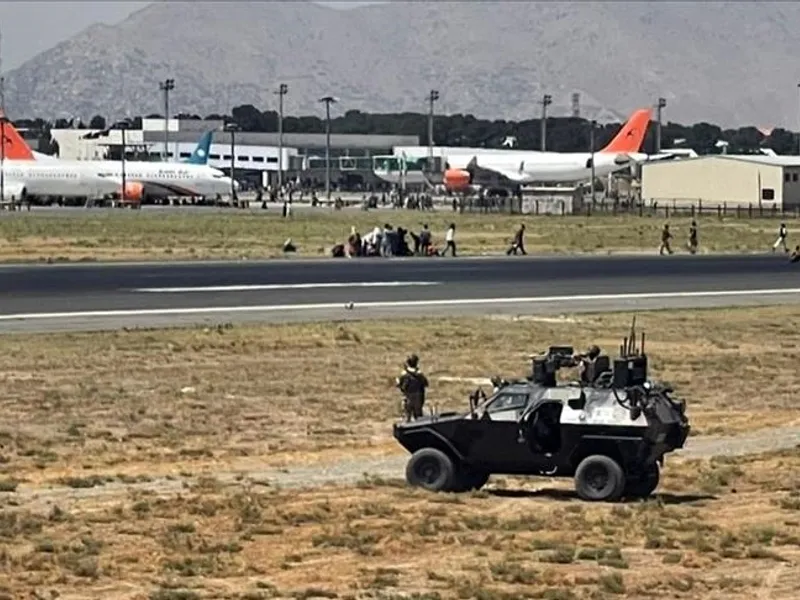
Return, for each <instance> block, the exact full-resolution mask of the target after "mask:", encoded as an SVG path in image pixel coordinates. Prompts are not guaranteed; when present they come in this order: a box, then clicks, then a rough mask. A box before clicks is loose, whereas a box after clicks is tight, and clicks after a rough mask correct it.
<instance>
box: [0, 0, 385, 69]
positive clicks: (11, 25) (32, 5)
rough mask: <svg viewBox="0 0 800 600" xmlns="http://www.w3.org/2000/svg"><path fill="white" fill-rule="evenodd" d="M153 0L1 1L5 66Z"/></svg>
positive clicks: (0, 50)
mask: <svg viewBox="0 0 800 600" xmlns="http://www.w3.org/2000/svg"><path fill="white" fill-rule="evenodd" d="M375 3H376V2H370V1H354V2H348V1H337V2H324V1H320V2H318V4H325V5H328V6H333V7H335V8H350V7H352V6H359V5H364V4H375ZM148 4H152V2H125V1H116V0H112V1H108V2H102V1H99V0H95V1H93V2H64V1H62V2H38V1H36V0H27V2H6V1H5V0H2V1H0V32H2V35H3V39H2V47H0V56H1V57H2V62H3V64H2V70H3V71H10V70H11V69H14V68H16V67H18V66H19V65H21V64H22V63H24V62H25V61H26V60H28V59H29V58H32V57H34V56H36V55H37V54H39V53H40V52H42V51H44V50H47V49H48V48H52V47H53V46H55V45H56V44H58V43H59V42H63V41H64V40H67V39H69V38H71V37H72V36H73V35H75V34H76V33H78V32H80V31H81V30H83V29H85V28H86V27H88V26H89V25H92V24H93V23H101V22H102V23H108V24H114V23H119V22H120V21H122V20H124V19H125V18H126V17H127V16H128V15H129V14H131V13H132V12H134V11H137V10H139V9H141V8H144V7H145V6H147V5H148Z"/></svg>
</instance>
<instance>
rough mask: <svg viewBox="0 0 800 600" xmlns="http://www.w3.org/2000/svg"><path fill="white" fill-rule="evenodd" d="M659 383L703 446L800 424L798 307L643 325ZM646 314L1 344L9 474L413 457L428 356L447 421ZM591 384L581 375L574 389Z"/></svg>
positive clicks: (135, 472) (38, 478) (1, 434)
mask: <svg viewBox="0 0 800 600" xmlns="http://www.w3.org/2000/svg"><path fill="white" fill-rule="evenodd" d="M638 323H639V326H640V327H643V328H645V329H646V331H647V336H648V337H647V339H648V341H647V351H648V353H649V354H650V355H651V362H652V371H653V374H654V375H655V376H657V377H658V378H660V379H663V380H666V381H668V382H670V383H672V384H673V385H674V386H675V387H676V390H677V392H678V393H679V394H680V395H681V396H682V397H685V398H686V399H687V401H688V411H689V414H690V417H691V419H692V425H693V428H694V431H693V433H694V434H736V433H741V432H747V431H752V430H754V429H758V428H762V427H767V426H772V425H791V424H794V425H800V406H798V404H797V399H796V392H795V390H797V389H798V387H800V369H798V368H797V364H798V352H800V350H798V349H799V348H800V314H799V313H798V312H797V310H796V308H794V307H771V308H758V309H756V308H743V309H735V310H708V311H674V312H671V311H670V312H668V311H664V312H652V313H641V314H639V316H638ZM629 326H630V315H626V314H618V315H617V314H615V315H606V316H591V315H587V316H581V317H580V318H575V319H574V320H570V319H564V320H562V321H558V320H556V321H555V322H553V321H552V320H547V319H545V320H544V321H543V320H524V319H523V320H512V319H510V318H508V317H502V318H499V317H498V318H491V317H488V318H474V319H452V320H433V319H431V320H418V321H413V320H409V321H406V322H400V321H391V322H380V321H364V322H348V323H343V324H337V323H325V324H292V325H281V326H268V325H263V326H229V325H224V324H221V325H219V326H216V327H210V328H209V327H200V328H194V329H175V330H152V331H148V330H143V331H127V332H126V331H119V332H108V333H59V334H36V335H32V334H25V335H13V336H5V337H2V338H0V373H2V375H0V377H2V388H3V392H4V393H3V399H2V404H0V407H1V408H2V412H0V443H2V446H3V447H2V450H0V453H2V454H3V456H4V457H5V458H4V459H3V464H0V469H2V471H3V472H4V474H5V477H7V478H12V479H18V480H28V481H31V482H59V481H62V482H63V481H71V480H73V479H74V480H77V481H78V484H77V485H80V480H82V479H83V478H91V477H96V478H97V477H99V478H101V479H102V477H112V478H114V477H116V478H119V477H122V478H125V477H140V476H155V475H170V474H171V475H175V474H179V473H181V472H191V473H194V474H197V473H199V472H201V471H203V470H205V469H213V470H216V469H220V468H230V469H232V470H234V469H235V468H238V466H241V465H269V466H278V467H279V466H282V465H288V464H299V463H304V462H310V463H313V462H316V461H318V460H320V459H322V458H325V459H331V458H335V457H338V456H343V457H344V456H353V455H364V456H376V455H382V454H387V453H389V454H391V453H398V452H401V451H400V449H399V448H398V446H397V445H396V444H395V443H394V442H393V440H392V438H391V433H390V432H391V423H392V421H393V420H394V419H397V418H398V417H399V410H400V400H399V395H398V392H397V390H395V389H394V378H395V377H396V376H397V375H398V374H399V370H400V367H401V365H402V362H403V360H404V358H405V357H406V356H407V355H408V353H410V352H412V351H414V352H417V353H418V354H419V355H420V356H421V358H422V366H423V368H424V370H425V372H426V373H427V374H428V376H429V377H430V379H431V381H432V389H431V390H430V395H429V406H438V407H440V408H464V407H466V406H467V394H468V393H469V392H470V391H471V390H472V389H474V387H475V384H474V383H471V382H464V381H455V382H453V381H441V379H444V378H456V379H458V378H476V377H488V376H490V375H493V374H504V375H512V376H516V375H522V374H524V373H526V372H527V370H528V369H529V368H530V365H529V362H528V359H527V355H528V354H529V353H531V352H538V351H542V350H544V349H545V348H546V346H547V345H548V343H562V342H565V343H573V344H574V345H575V346H576V348H583V347H585V346H587V345H589V344H590V343H592V342H595V341H596V342H597V343H598V344H599V345H600V346H601V347H602V348H604V349H605V350H606V351H607V352H609V353H610V354H614V353H615V352H616V348H618V346H619V343H620V341H621V339H622V336H623V335H625V334H626V332H627V328H628V327H629ZM573 375H574V374H573Z"/></svg>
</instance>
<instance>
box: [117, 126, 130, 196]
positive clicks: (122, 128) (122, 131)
mask: <svg viewBox="0 0 800 600" xmlns="http://www.w3.org/2000/svg"><path fill="white" fill-rule="evenodd" d="M130 125H131V124H130V123H129V122H128V120H127V119H126V120H124V121H120V122H119V123H117V128H118V129H119V132H120V135H121V136H122V151H121V154H120V165H121V171H122V190H121V192H120V195H119V200H120V203H121V204H122V205H124V204H125V192H126V191H127V190H126V188H127V181H126V179H125V150H126V146H127V143H126V140H125V131H126V130H127V129H128V127H130Z"/></svg>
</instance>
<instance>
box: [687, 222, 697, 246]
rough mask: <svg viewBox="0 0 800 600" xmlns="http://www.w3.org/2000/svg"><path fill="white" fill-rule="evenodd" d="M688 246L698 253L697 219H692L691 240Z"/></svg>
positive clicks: (690, 227)
mask: <svg viewBox="0 0 800 600" xmlns="http://www.w3.org/2000/svg"><path fill="white" fill-rule="evenodd" d="M686 247H687V248H689V252H690V253H692V254H697V223H696V222H695V221H692V224H691V225H690V226H689V242H688V243H687V244H686Z"/></svg>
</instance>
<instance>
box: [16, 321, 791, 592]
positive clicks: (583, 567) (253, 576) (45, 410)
mask: <svg viewBox="0 0 800 600" xmlns="http://www.w3.org/2000/svg"><path fill="white" fill-rule="evenodd" d="M637 323H638V324H639V326H640V328H644V329H645V330H646V332H647V351H648V354H649V355H650V358H651V363H652V373H653V375H654V376H655V377H657V378H659V379H662V380H666V381H668V382H671V383H672V384H674V385H675V387H676V389H677V391H678V392H679V394H680V396H682V397H684V398H686V400H687V402H688V409H687V410H688V415H689V417H690V420H691V422H692V425H693V427H694V431H693V433H694V434H695V435H697V436H700V437H693V438H692V439H693V440H705V439H707V438H706V437H705V436H707V435H710V434H720V433H725V434H730V435H733V436H734V438H733V440H732V441H728V442H723V444H725V443H726V444H727V446H723V445H721V443H720V442H719V441H717V442H716V444H711V445H707V446H708V448H714V453H734V454H740V453H742V452H743V450H741V448H744V446H745V444H744V442H742V444H741V445H739V444H738V442H737V440H739V439H742V440H745V439H747V437H748V436H753V435H760V436H761V437H762V438H765V439H762V440H761V441H760V442H761V443H762V446H766V447H768V446H769V444H770V442H771V441H772V438H773V437H777V435H778V434H777V431H778V430H775V432H774V433H767V434H764V433H763V430H762V428H764V427H769V426H778V425H779V426H782V427H784V428H785V427H788V426H791V425H792V424H794V426H796V427H800V409H798V407H797V403H796V398H795V393H794V390H796V389H797V388H798V379H799V378H800V371H798V369H797V367H796V365H797V358H798V347H799V346H798V344H799V343H800V327H798V325H800V314H798V313H797V311H796V308H794V307H769V308H758V309H756V308H744V309H735V310H734V309H732V310H718V309H715V310H709V311H659V312H643V313H639V314H638V315H637ZM629 324H630V315H625V314H615V315H609V316H593V315H583V316H581V317H580V318H574V319H570V318H566V317H565V318H562V319H541V318H540V319H534V318H519V319H511V318H508V317H503V318H491V317H488V318H481V319H476V318H472V319H452V320H419V321H413V320H409V321H406V322H404V323H401V322H397V321H392V322H380V321H365V322H349V323H344V324H342V323H326V324H302V325H294V324H293V325H283V326H274V325H273V326H266V325H265V326H252V325H250V326H241V327H239V326H236V327H234V326H230V325H226V324H220V325H219V326H217V327H206V328H193V329H175V330H143V331H120V332H114V333H85V334H77V333H61V334H37V335H29V334H26V335H9V336H4V337H2V338H0V373H2V387H3V391H4V394H3V398H2V400H0V402H1V404H0V408H2V411H1V412H0V564H1V565H2V568H1V569H0V600H3V599H5V598H9V599H11V598H13V599H16V598H19V597H32V598H48V599H55V598H59V599H60V600H72V599H78V598H92V599H94V598H97V599H100V598H108V597H114V598H120V599H130V600H134V599H136V600H140V599H141V600H145V599H147V600H192V599H198V600H199V599H205V598H214V599H218V598H230V599H241V600H256V599H260V598H297V599H299V598H303V599H305V598H342V599H345V598H353V599H355V598H383V599H395V598H396V599H399V598H402V597H408V598H416V599H418V600H422V599H430V600H436V599H442V600H444V599H447V598H463V599H467V598H479V599H482V600H494V599H498V600H512V599H516V598H546V599H551V600H559V599H564V600H570V599H593V600H594V599H605V598H646V597H662V598H663V597H670V598H700V599H709V600H710V599H712V598H733V599H739V598H741V599H742V600H745V599H747V600H750V599H754V598H771V599H773V600H778V599H781V598H787V599H788V598H797V597H798V595H799V594H800V584H798V583H797V577H796V573H797V569H798V566H797V563H798V560H800V449H798V448H794V449H789V450H783V451H780V452H777V451H773V452H767V453H766V454H762V455H760V456H751V457H731V456H726V457H718V458H709V457H710V455H711V454H712V453H710V452H706V453H702V452H696V453H695V454H694V456H705V457H706V458H696V459H689V458H685V457H684V458H681V457H670V458H668V460H667V466H666V468H665V470H664V473H663V477H662V485H661V487H660V488H659V490H658V495H657V496H656V497H655V498H653V499H651V500H649V501H647V502H640V503H632V504H625V505H595V504H587V503H583V502H580V501H578V500H577V499H575V498H574V496H573V494H572V493H571V482H570V481H569V480H549V479H541V478H537V479H527V480H523V479H515V478H492V480H491V481H490V483H489V485H488V486H487V488H486V489H485V490H483V491H481V492H478V493H473V494H464V495H451V494H441V495H436V494H427V493H424V492H421V491H419V490H411V489H408V488H406V487H405V486H404V485H403V482H402V479H401V478H402V476H403V470H402V464H403V462H404V460H405V457H404V453H403V451H402V450H400V449H399V447H398V446H397V445H396V444H395V443H393V442H392V440H391V437H390V427H391V423H392V421H393V420H395V419H396V418H397V415H398V409H399V398H398V396H397V393H396V391H395V390H394V389H393V379H394V377H395V376H396V375H398V374H399V367H400V365H401V363H402V361H403V359H404V357H405V356H406V355H407V354H408V353H409V352H412V351H414V352H418V353H419V354H420V355H421V357H422V366H423V368H424V369H425V371H426V373H427V374H428V376H429V377H430V379H431V382H432V384H433V388H432V390H431V394H430V403H431V404H432V405H436V406H438V407H440V408H447V407H452V408H463V407H464V406H466V402H467V400H466V394H467V393H468V392H469V391H471V390H472V389H473V388H474V386H475V383H473V382H469V381H464V379H465V378H475V377H485V376H487V375H491V374H495V373H499V374H504V375H519V374H523V373H524V372H525V371H526V369H527V368H528V362H527V355H528V354H529V353H531V352H537V351H541V350H544V349H545V347H546V346H547V345H548V344H550V343H553V344H555V343H572V344H574V345H575V346H576V347H577V348H583V347H585V346H587V345H588V344H590V343H592V342H597V343H598V344H599V345H600V346H601V347H602V348H604V349H606V350H607V351H608V352H609V353H611V354H613V353H614V349H615V348H616V347H617V346H618V345H619V342H620V341H621V337H622V335H624V334H625V333H627V328H628V327H629ZM759 430H761V431H762V432H761V433H754V432H757V431H759ZM737 448H738V449H737ZM745 452H746V451H745ZM382 457H389V458H391V460H398V461H399V463H398V466H397V467H393V470H392V471H391V473H394V474H393V475H390V476H388V477H387V478H386V479H382V478H379V477H376V476H374V475H372V476H370V475H364V473H365V472H368V471H370V468H369V464H371V462H375V461H379V460H381V458H382ZM348 461H349V462H348ZM265 468H271V469H273V471H274V472H275V473H285V477H283V478H281V477H278V476H274V477H256V476H254V475H252V473H254V472H256V471H258V470H259V469H260V470H262V472H263V470H264V469H265ZM237 473H238V474H237ZM246 473H250V474H246ZM328 480H337V481H342V482H345V481H350V482H355V483H350V484H344V485H339V486H334V485H331V484H326V483H324V482H325V481H328Z"/></svg>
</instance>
